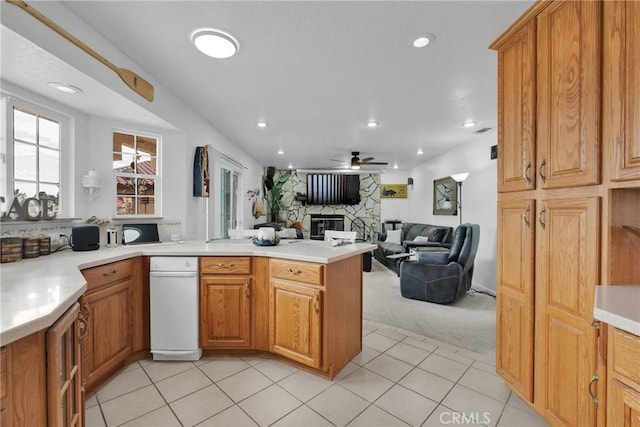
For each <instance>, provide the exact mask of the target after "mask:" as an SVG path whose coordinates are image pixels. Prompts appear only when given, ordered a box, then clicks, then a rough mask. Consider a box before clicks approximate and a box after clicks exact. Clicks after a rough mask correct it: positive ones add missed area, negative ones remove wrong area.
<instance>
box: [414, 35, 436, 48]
mask: <svg viewBox="0 0 640 427" xmlns="http://www.w3.org/2000/svg"><path fill="white" fill-rule="evenodd" d="M435 41H436V36H435V34H431V33H426V34H423V35H421V36H419V37H418V38H416V39H415V40H414V41H413V47H417V48H421V47H425V46H428V45H430V44H431V43H433V42H435Z"/></svg>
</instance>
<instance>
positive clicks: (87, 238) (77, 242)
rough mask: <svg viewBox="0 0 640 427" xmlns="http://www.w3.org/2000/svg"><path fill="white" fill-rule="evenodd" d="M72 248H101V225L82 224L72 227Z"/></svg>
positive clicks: (82, 249)
mask: <svg viewBox="0 0 640 427" xmlns="http://www.w3.org/2000/svg"><path fill="white" fill-rule="evenodd" d="M69 243H70V244H71V249H73V250H74V251H95V250H96V249H100V226H98V225H95V224H81V225H74V226H73V227H71V241H70V242H69Z"/></svg>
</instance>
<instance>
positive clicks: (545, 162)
mask: <svg viewBox="0 0 640 427" xmlns="http://www.w3.org/2000/svg"><path fill="white" fill-rule="evenodd" d="M546 164H547V159H542V163H540V169H538V172H540V179H542V182H543V183H545V182H547V176H546V175H545V174H544V172H543V170H542V169H543V168H544V167H545V166H546Z"/></svg>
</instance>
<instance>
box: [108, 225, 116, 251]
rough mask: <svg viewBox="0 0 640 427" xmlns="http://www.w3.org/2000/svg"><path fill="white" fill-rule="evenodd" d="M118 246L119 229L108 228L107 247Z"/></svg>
mask: <svg viewBox="0 0 640 427" xmlns="http://www.w3.org/2000/svg"><path fill="white" fill-rule="evenodd" d="M116 246H118V229H117V228H111V227H109V228H107V247H108V248H115V247H116Z"/></svg>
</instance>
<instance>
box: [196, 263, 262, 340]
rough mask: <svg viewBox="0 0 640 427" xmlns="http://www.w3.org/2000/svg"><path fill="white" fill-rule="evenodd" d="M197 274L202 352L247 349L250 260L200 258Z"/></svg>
mask: <svg viewBox="0 0 640 427" xmlns="http://www.w3.org/2000/svg"><path fill="white" fill-rule="evenodd" d="M200 274H201V276H200V345H201V346H202V348H205V349H211V348H249V347H251V346H252V295H251V294H252V291H253V286H252V283H253V278H252V276H251V257H203V258H200Z"/></svg>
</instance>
